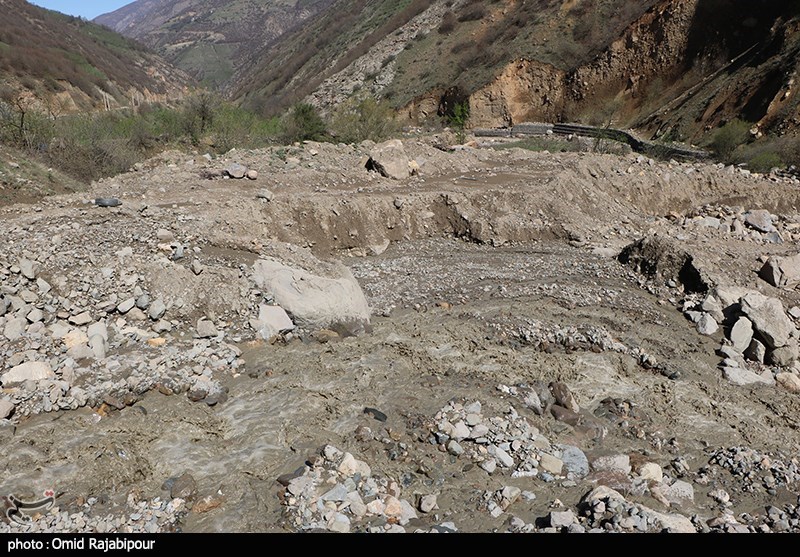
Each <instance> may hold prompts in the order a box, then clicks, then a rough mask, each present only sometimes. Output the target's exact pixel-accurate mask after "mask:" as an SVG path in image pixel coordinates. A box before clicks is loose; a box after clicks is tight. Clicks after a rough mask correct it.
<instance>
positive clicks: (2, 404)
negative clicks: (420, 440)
mask: <svg viewBox="0 0 800 557" xmlns="http://www.w3.org/2000/svg"><path fill="white" fill-rule="evenodd" d="M13 412H14V403H13V402H11V401H10V400H8V399H7V398H0V420H4V419H6V418H8V417H9V416H10V415H11V414H12V413H13ZM434 502H435V499H434Z"/></svg>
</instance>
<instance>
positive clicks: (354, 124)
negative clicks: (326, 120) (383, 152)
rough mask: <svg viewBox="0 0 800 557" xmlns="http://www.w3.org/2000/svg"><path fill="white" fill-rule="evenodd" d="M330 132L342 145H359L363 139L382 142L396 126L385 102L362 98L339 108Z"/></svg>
mask: <svg viewBox="0 0 800 557" xmlns="http://www.w3.org/2000/svg"><path fill="white" fill-rule="evenodd" d="M331 131H332V133H333V136H334V137H335V138H336V139H337V140H339V141H342V142H344V143H359V142H361V141H364V140H365V139H371V140H372V141H382V140H384V139H386V138H387V137H389V136H391V135H392V134H393V133H395V132H396V131H397V125H396V123H395V121H394V113H393V111H392V109H391V107H390V106H389V104H388V103H387V102H386V101H382V100H380V101H378V100H375V99H374V98H372V97H367V96H363V97H354V98H352V99H350V100H349V101H347V102H345V103H343V104H342V105H341V106H339V108H338V109H337V110H336V112H335V113H334V114H333V117H332V120H331Z"/></svg>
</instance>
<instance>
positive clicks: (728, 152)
mask: <svg viewBox="0 0 800 557" xmlns="http://www.w3.org/2000/svg"><path fill="white" fill-rule="evenodd" d="M749 135H750V124H748V123H747V122H745V121H743V120H739V119H734V120H731V121H730V122H728V123H727V124H725V125H724V126H722V127H721V128H719V129H718V130H717V131H716V132H715V133H714V135H713V137H712V138H711V143H710V144H709V146H710V147H711V150H712V151H713V152H714V154H715V155H717V157H719V159H720V160H722V161H723V162H732V156H733V152H734V151H735V150H736V148H737V147H739V146H740V145H743V144H744V143H745V142H746V141H747V138H748V137H749Z"/></svg>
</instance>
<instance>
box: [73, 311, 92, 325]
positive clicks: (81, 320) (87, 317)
mask: <svg viewBox="0 0 800 557" xmlns="http://www.w3.org/2000/svg"><path fill="white" fill-rule="evenodd" d="M92 321H93V320H92V315H91V314H90V313H89V312H88V311H84V312H82V313H79V314H78V315H73V316H71V317H70V318H69V322H70V323H72V324H73V325H78V326H81V325H88V324H89V323H91V322H92Z"/></svg>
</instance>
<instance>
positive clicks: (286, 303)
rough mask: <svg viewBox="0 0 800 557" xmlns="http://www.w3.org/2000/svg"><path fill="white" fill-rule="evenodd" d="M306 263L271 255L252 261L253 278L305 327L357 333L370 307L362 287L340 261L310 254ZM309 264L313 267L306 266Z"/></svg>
mask: <svg viewBox="0 0 800 557" xmlns="http://www.w3.org/2000/svg"><path fill="white" fill-rule="evenodd" d="M305 263H307V264H308V265H305V266H304V267H305V268H303V267H300V266H292V267H290V266H288V265H285V264H284V263H282V262H281V261H278V260H276V259H273V258H269V259H259V260H258V261H256V262H255V264H254V265H253V275H252V278H253V282H255V284H256V285H257V286H258V287H259V288H260V289H261V290H263V291H265V292H266V293H269V294H270V295H271V296H272V299H273V300H274V301H275V304H277V305H279V306H281V307H282V308H283V309H284V310H286V312H287V313H288V314H289V316H290V317H291V318H292V321H293V322H294V323H295V324H296V325H298V326H300V327H304V328H307V329H331V330H334V331H336V332H340V331H342V329H344V331H342V332H345V333H348V334H357V333H359V332H363V331H364V330H365V329H366V328H368V327H369V320H370V309H369V305H368V304H367V299H366V298H365V297H364V293H363V292H362V291H361V287H360V286H359V285H358V282H357V281H356V279H355V278H354V277H353V274H352V273H351V272H350V270H349V269H348V268H347V267H345V266H344V265H342V264H341V263H323V262H322V261H319V260H317V259H315V258H312V257H311V256H308V257H306V258H305ZM309 267H311V268H312V269H313V271H312V270H307V269H308V268H309Z"/></svg>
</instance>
